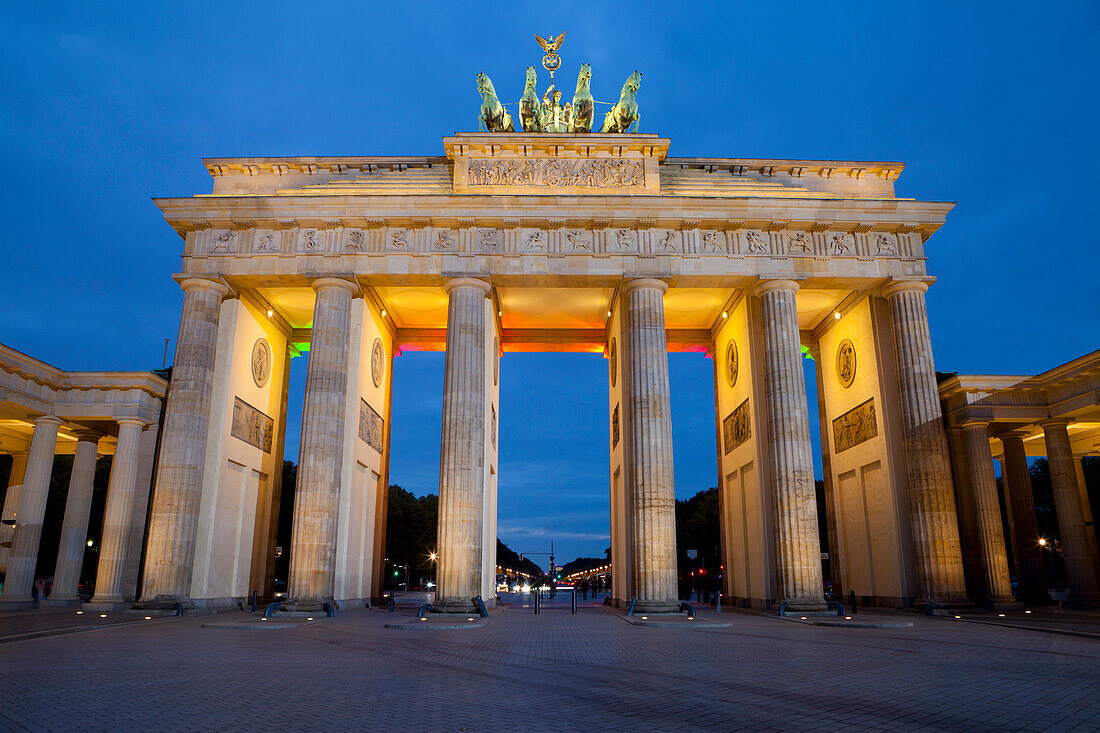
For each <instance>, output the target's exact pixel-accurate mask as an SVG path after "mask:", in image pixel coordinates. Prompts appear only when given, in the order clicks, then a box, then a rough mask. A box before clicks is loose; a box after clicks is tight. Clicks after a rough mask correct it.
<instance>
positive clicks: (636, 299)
mask: <svg viewBox="0 0 1100 733" xmlns="http://www.w3.org/2000/svg"><path fill="white" fill-rule="evenodd" d="M667 290H668V284H667V283H665V282H663V281H661V280H649V279H642V280H629V281H627V282H626V283H624V284H623V287H622V297H623V298H625V299H626V302H625V303H624V309H623V315H624V316H625V318H626V340H627V348H626V349H625V351H624V356H626V357H627V358H629V359H630V369H629V370H627V372H628V373H627V376H628V379H627V380H626V382H627V383H626V384H624V385H623V386H624V387H625V389H624V394H623V400H624V402H627V403H629V405H630V423H631V428H630V430H629V431H628V436H629V438H630V460H631V462H632V463H633V467H632V471H631V472H630V475H631V478H632V479H633V487H632V492H631V494H632V496H633V500H632V502H631V512H632V515H633V517H632V519H633V522H632V523H633V532H632V542H633V561H634V562H633V566H634V567H633V574H634V596H635V597H636V598H637V599H638V603H637V605H636V606H635V608H634V610H635V611H645V612H649V613H658V612H662V611H676V610H677V609H678V607H679V594H678V593H677V588H676V513H675V507H676V495H675V488H674V484H673V475H672V415H671V406H670V403H669V387H668V345H667V343H666V340H665V291H667Z"/></svg>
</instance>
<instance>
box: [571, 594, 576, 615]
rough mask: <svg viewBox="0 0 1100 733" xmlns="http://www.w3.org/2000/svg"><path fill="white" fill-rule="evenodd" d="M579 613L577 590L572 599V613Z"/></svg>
mask: <svg viewBox="0 0 1100 733" xmlns="http://www.w3.org/2000/svg"><path fill="white" fill-rule="evenodd" d="M576 612H577V589H576V588H574V589H573V598H572V599H571V605H570V613H576Z"/></svg>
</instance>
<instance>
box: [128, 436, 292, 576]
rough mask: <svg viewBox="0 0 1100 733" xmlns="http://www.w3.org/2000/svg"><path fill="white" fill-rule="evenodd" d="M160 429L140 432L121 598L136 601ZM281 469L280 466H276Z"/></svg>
mask: <svg viewBox="0 0 1100 733" xmlns="http://www.w3.org/2000/svg"><path fill="white" fill-rule="evenodd" d="M159 432H160V426H159V425H157V424H156V423H153V424H151V425H149V426H148V427H147V428H145V430H143V431H142V432H141V449H140V453H139V454H138V473H137V480H136V481H135V482H134V508H133V510H132V512H131V514H130V542H129V547H128V549H127V550H126V569H125V570H124V571H123V573H122V595H123V596H124V597H126V598H130V597H133V596H134V594H135V593H136V591H137V585H138V569H139V567H140V565H141V550H142V547H143V545H144V544H145V522H146V520H147V519H148V517H149V500H150V498H151V497H150V494H152V486H151V483H150V482H151V481H152V478H153V461H154V460H155V459H156V453H157V434H158V433H159ZM276 465H277V466H278V465H282V464H281V463H277V464H276Z"/></svg>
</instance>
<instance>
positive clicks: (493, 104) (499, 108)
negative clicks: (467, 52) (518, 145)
mask: <svg viewBox="0 0 1100 733" xmlns="http://www.w3.org/2000/svg"><path fill="white" fill-rule="evenodd" d="M477 91H478V94H480V95H481V114H480V115H478V119H477V122H478V129H479V130H482V131H484V132H515V131H516V129H515V126H514V125H513V124H512V116H511V115H510V114H508V111H507V110H506V109H504V105H503V104H501V103H500V100H499V99H497V93H496V90H495V89H493V82H492V81H490V80H489V77H488V75H486V74H485V73H483V72H480V71H479V72H478V73H477Z"/></svg>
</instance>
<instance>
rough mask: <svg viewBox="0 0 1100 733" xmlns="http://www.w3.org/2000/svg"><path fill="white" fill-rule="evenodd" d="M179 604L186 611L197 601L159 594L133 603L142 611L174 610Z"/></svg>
mask: <svg viewBox="0 0 1100 733" xmlns="http://www.w3.org/2000/svg"><path fill="white" fill-rule="evenodd" d="M177 603H178V604H179V606H180V608H182V609H183V610H184V611H186V610H187V609H189V608H194V607H195V602H194V601H192V600H191V599H190V598H186V597H181V598H176V597H172V596H157V597H155V598H143V599H141V600H140V601H138V602H136V603H134V604H133V607H134V608H136V609H138V610H140V611H174V610H176V604H177Z"/></svg>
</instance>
